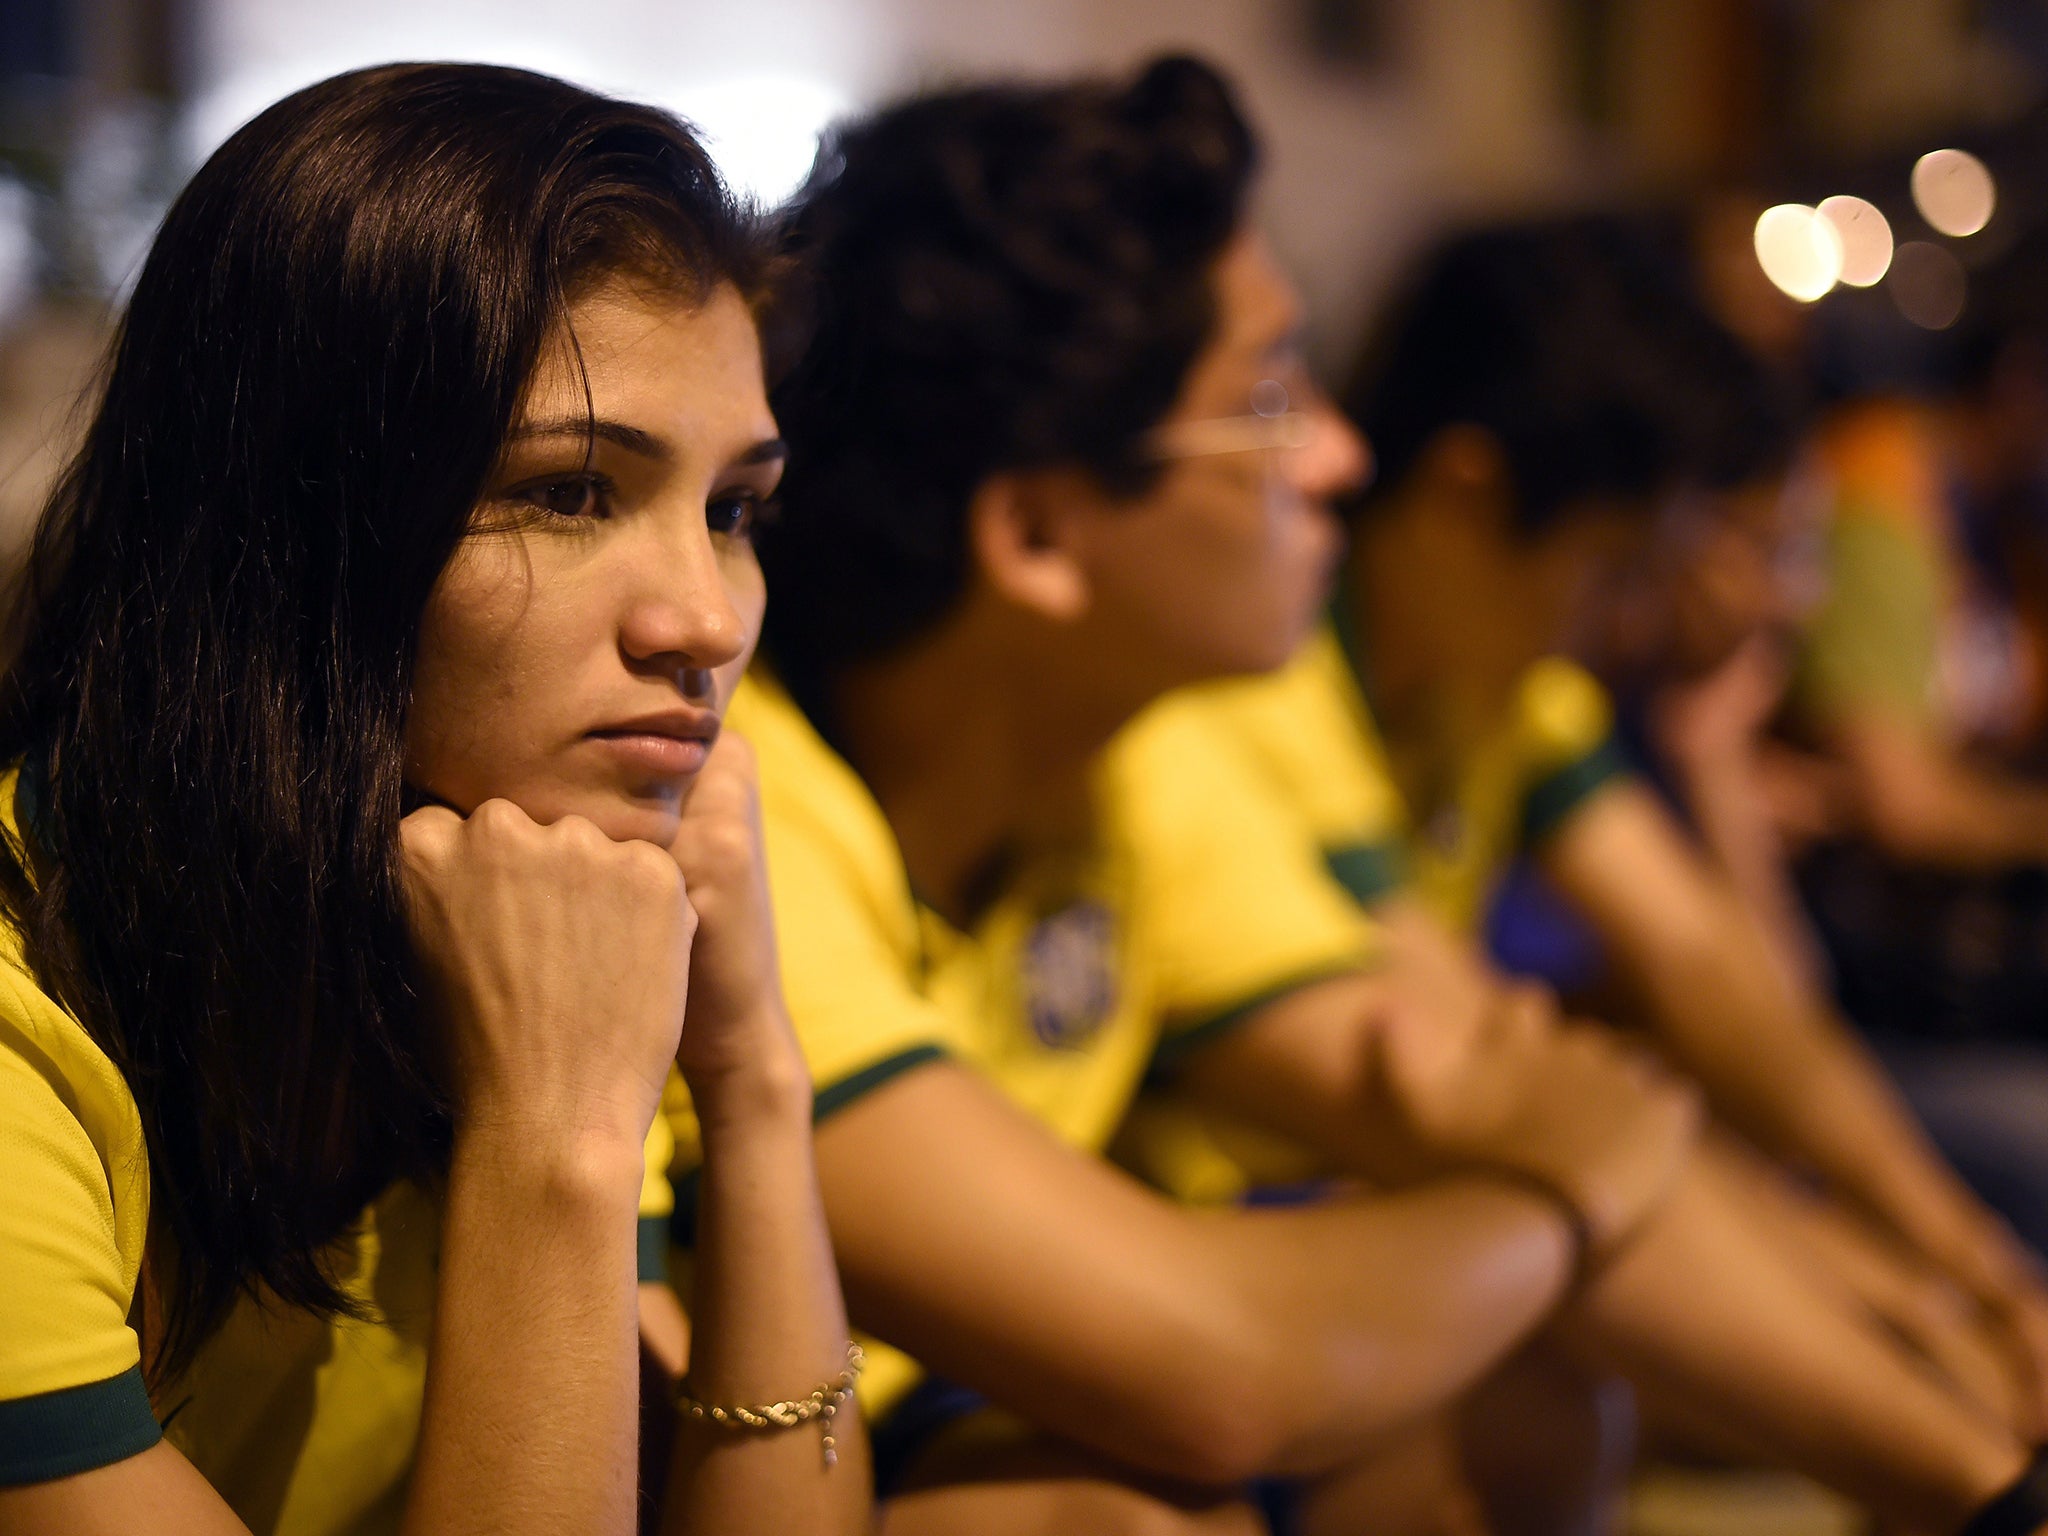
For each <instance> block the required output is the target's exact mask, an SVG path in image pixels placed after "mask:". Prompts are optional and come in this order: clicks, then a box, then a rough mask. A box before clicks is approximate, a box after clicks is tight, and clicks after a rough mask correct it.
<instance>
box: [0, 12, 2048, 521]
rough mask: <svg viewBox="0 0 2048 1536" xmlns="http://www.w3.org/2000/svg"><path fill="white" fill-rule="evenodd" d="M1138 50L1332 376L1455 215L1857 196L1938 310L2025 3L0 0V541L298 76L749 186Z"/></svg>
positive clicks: (2028, 37)
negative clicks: (1931, 220) (515, 84)
mask: <svg viewBox="0 0 2048 1536" xmlns="http://www.w3.org/2000/svg"><path fill="white" fill-rule="evenodd" d="M1161 48H1189V49H1194V50H1198V51H1200V52H1202V53H1204V54H1206V55H1208V56H1210V57H1211V58H1213V59H1215V60H1217V61H1218V62H1220V63H1222V64H1223V65H1224V66H1225V67H1226V68H1228V69H1229V70H1230V71H1232V72H1233V73H1234V74H1235V76H1236V77H1237V79H1238V80H1239V82H1240V83H1241V85H1242V87H1243V89H1244V91H1245V93H1246V96H1247V98H1248V100H1249V102H1250V105H1251V107H1252V110H1253V112H1254V115H1255V116H1256V118H1257V119H1258V121H1259V123H1260V124H1261V126H1262V129H1263V131H1264V134H1265V136H1266V142H1267V147H1268V153H1269V160H1268V172H1267V176H1266V180H1265V186H1264V199H1265V223H1266V226H1267V228H1268V230H1269V231H1270V233H1271V235H1272V237H1273V238H1274V240H1275V241H1276V243H1277V244H1278V246H1279V248H1280V250H1281V252H1282V254H1283V255H1284V256H1285V258H1286V259H1287V260H1288V261H1289V263H1290V264H1291V265H1292V266H1293V268H1294V269H1295V272H1296V274H1297V276H1298V277H1299V279H1300V280H1301V281H1302V283H1303V284H1304V286H1305V288H1306V291H1307V293H1308V295H1309V298H1310V301H1311V304H1312V306H1313V309H1314V313H1315V317H1316V322H1317V326H1316V331H1315V345H1316V351H1317V354H1318V356H1319V357H1320V358H1321V359H1322V360H1323V361H1325V362H1326V363H1331V364H1334V362H1335V360H1337V359H1340V358H1343V357H1346V356H1348V355H1349V354H1350V352H1351V350H1352V348H1353V346H1354V344H1355V343H1356V340H1357V338H1358V337H1359V336H1360V335H1361V333H1362V332H1363V331H1364V329H1365V328H1366V327H1367V325H1368V324H1369V321H1370V318H1371V316H1372V314H1373V312H1374V307H1375V304H1376V303H1377V302H1378V301H1379V300H1380V299H1381V298H1382V297H1383V295H1384V293H1385V290H1386V287H1387V284H1388V283H1389V281H1390V279H1391V277H1392V275H1393V274H1394V273H1395V272H1396V271H1398V269H1399V266H1400V263H1401V262H1402V261H1403V259H1404V258H1405V257H1407V256H1408V255H1409V254H1410V253H1411V252H1412V251H1414V250H1415V249H1416V248H1417V247H1418V246H1419V245H1420V244H1421V243H1422V242H1424V241H1425V240H1427V239H1428V238H1429V237H1430V236H1431V235H1432V234H1434V233H1436V232H1437V231H1439V230H1440V229H1441V228H1443V227H1444V226H1446V225H1447V224H1451V223H1456V222H1460V221H1468V220H1471V219H1473V218H1477V217H1481V216H1484V215H1488V214H1493V213H1500V212H1511V211H1522V210H1528V209H1532V208H1541V207H1544V206H1547V205H1555V204H1569V203H1575V202H1585V201H1588V200H1592V199H1599V200H1602V201H1613V200H1616V199H1622V200H1629V201H1636V202H1645V203H1659V204H1664V205H1671V206H1678V205H1688V206H1691V207H1693V208H1694V209H1695V210H1696V211H1697V210H1706V211H1708V212H1711V211H1712V209H1713V208H1715V207H1716V206H1721V207H1722V208H1723V209H1724V211H1725V212H1726V214H1727V218H1726V222H1727V223H1728V224H1729V227H1730V228H1731V230H1733V231H1735V234H1736V237H1737V238H1735V239H1734V241H1733V244H1734V246H1735V247H1736V248H1737V253H1738V257H1739V259H1740V260H1741V261H1750V262H1753V260H1754V257H1753V253H1752V252H1751V251H1750V250H1749V244H1748V237H1749V232H1750V226H1751V225H1753V223H1754V220H1755V216H1756V213H1757V212H1758V211H1759V210H1760V209H1761V208H1763V207H1764V206H1767V205H1770V204H1774V203H1777V202H1795V203H1801V204H1807V205H1811V204H1815V203H1818V202H1819V201H1820V200H1821V199H1823V198H1825V197H1827V196H1829V195H1831V194H1839V193H1855V194H1858V195H1860V196H1862V197H1863V198H1865V199H1867V200H1868V201H1869V202H1870V203H1872V204H1874V205H1875V206H1876V207H1877V208H1878V209H1880V210H1881V211H1882V213H1883V216H1884V219H1885V220H1886V221H1887V222H1888V224H1889V225H1890V227H1891V230H1892V232H1893V233H1894V235H1895V238H1896V240H1897V241H1898V242H1900V243H1902V244H1903V243H1911V244H1912V245H1913V246H1914V249H1913V250H1912V251H1911V252H1909V253H1908V254H1907V255H1906V257H1905V258H1903V259H1902V260H1901V261H1900V262H1899V263H1898V264H1897V266H1896V267H1895V268H1894V269H1893V270H1892V271H1891V272H1889V273H1888V274H1887V276H1886V278H1885V281H1887V282H1889V283H1891V284H1892V285H1893V286H1894V287H1895V288H1896V289H1898V292H1897V294H1896V295H1895V298H1896V299H1897V301H1898V302H1899V303H1901V304H1903V305H1905V307H1906V308H1907V309H1908V310H1913V309H1914V308H1915V307H1916V306H1917V309H1918V312H1919V317H1920V318H1921V319H1922V320H1937V321H1938V320H1942V319H1944V317H1945V316H1947V312H1948V311H1949V310H1952V309H1954V308H1956V307H1957V306H1958V305H1959V304H1960V303H1962V302H1965V298H1964V295H1965V293H1966V286H1967V285H1966V283H1965V282H1964V281H1963V274H1964V273H1965V272H1966V271H1967V269H1968V268H1969V267H1970V266H1971V265H1972V264H1973V263H1975V262H1977V261H1980V260H1984V259H1988V256H1986V255H1984V254H1982V250H1981V248H1984V247H1988V246H1990V245H1993V244H1996V243H1997V242H1998V241H1999V240H2001V239H2006V238H2010V237H2011V235H2012V234H2013V233H2014V232H2016V231H2018V230H2020V229H2021V228H2022V227H2023V226H2024V225H2025V224H2026V223H2027V222H2029V221H2030V220H2031V219H2032V217H2033V210H2032V209H2031V208H2030V207H2027V206H2025V199H2023V198H2022V197H2021V196H2020V194H2019V192H2018V191H2017V190H2016V188H2018V187H2020V186H2023V185H2025V184H2026V180H2027V178H2026V177H2025V175H2024V167H2025V165H2026V163H2027V162H2028V161H2029V160H2030V159H2031V158H2032V157H2033V155H2034V154H2035V153H2036V152H2037V151H2036V150H2035V148H2034V145H2035V144H2036V142H2037V141H2038V140H2040V138H2041V135H2040V134H2039V133H2037V132H2035V131H2034V130H2033V129H2032V127H2031V124H2032V122H2033V117H2032V114H2033V113H2034V111H2035V108H2036V105H2037V103H2039V102H2040V101H2041V99H2042V97H2043V92H2044V87H2048V3H2042V0H1028V3H1017V0H752V3H750V4H747V5H740V6H710V5H703V4H692V3H689V0H582V3H581V4H579V5H577V6H576V7H574V8H564V7H561V6H559V5H556V4H552V3H544V0H351V3H349V4H345V5H318V6H316V5H311V4H304V3H297V0H5V4H4V5H0V554H4V550H5V548H6V547H7V546H9V545H11V544H12V543H13V542H14V541H15V540H18V538H19V537H20V533H21V529H22V526H23V522H24V519H25V518H26V517H27V516H28V509H29V508H32V507H33V506H34V505H35V504H36V501H37V499H38V497H39V495H40V493H41V490H42V488H43V485H44V483H45V480H46V477H47V474H48V473H49V469H50V465H51V462H52V455H53V444H55V443H57V442H60V441H61V440H62V436H63V431H64V426H65V422H66V420H67V419H68V412H69V409H70V407H71V405H72V403H73V402H74V401H75V399H76V395H77V391H78V386H79V381H80V379H81V377H82V376H83V373H84V371H85V369H86V367H87V365H88V362H89V359H90V358H91V356H92V353H93V350H94V346H95V344H96V342H97V339H98V338H99V336H100V334H101V327H102V325H103V322H104V315H105V313H106V309H107V305H108V302H109V300H110V299H115V298H118V295H119V293H120V291H121V288H122V285H123V283H124V282H125V281H126V280H128V278H129V276H130V275H131V274H132V273H133V271H134V269H135V267H136V264H137V262H138V260H139V256H140V253H141V251H142V250H143V249H144V247H145V245H146V243H147V241H148V238H149V234H150V231H151V229H152V228H153V226H154V224H155V222H156V220H157V218H158V217H159V215H160V213H161V211H162V209H163V207H164V205H165V203H166V202H167V200H168V198H169V197H170V195H171V194H172V193H173V191H174V190H175V189H176V188H177V186H178V185H179V183H180V182H181V181H182V179H183V178H184V177H185V176H186V174H187V173H188V172H189V171H190V170H191V169H192V168H193V167H194V166H195V165H197V164H198V162H199V161H200V160H201V159H203V158H204V156H205V155H206V154H207V152H208V151H209V150H210V149H211V148H212V147H213V146H214V145H216V144H217V143H218V142H219V141H220V140H221V139H222V138H223V137H224V136H225V135H226V134H227V133H228V132H230V131H231V130H232V129H233V128H234V127H235V126H236V125H237V124H238V123H240V122H241V121H243V120H245V119H246V118H247V117H248V116H250V115H251V114H252V113H254V112H255V111H257V110H258V109H260V108H261V107H262V106H264V105H265V104H267V103H268V102H270V101H272V100H274V99H275V98H277V97H278V96H280V95H282V94H284V93H285V92H287V91H289V90H292V89H294V88H295V87H297V86H300V85H302V84H305V83H307V82H309V81H312V80H315V79H318V78H320V77H322V76H324V75H328V74H331V73H333V72H335V71H337V70H341V69H346V68H349V67H352V66H355V65H360V64H367V63H371V62H376V61H381V60H389V59H396V58H418V57H460V58H473V59H484V60H491V61H498V62H505V63H514V64H521V65H527V66H532V67H535V68H539V69H544V70H548V71H551V72H554V73H558V74H562V75H566V76H570V77H572V78H575V79H577V80H580V81H583V82H585V83H588V84H593V85H596V86H599V87H603V88H608V89H611V90H615V91H618V92H621V93H624V94H629V95H633V96H637V97H641V98H645V99H651V100H655V101H658V102H661V103H663V104H666V105H668V106H671V107H673V108H675V109H677V110H679V111H681V112H683V113H684V114H685V115H687V116H688V117H690V118H691V119H693V120H694V121H696V122H697V123H698V124H699V125H700V126H701V127H703V128H704V129H706V130H707V131H708V132H709V133H710V134H711V135H712V136H713V138H714V140H715V146H714V147H715V149H716V151H717V153H718V154H719V156H720V158H721V160H722V162H723V163H724V164H725V165H726V167H727V169H728V171H729V173H730V174H731V175H732V176H733V177H734V178H735V179H736V180H738V181H739V182H741V183H743V184H745V185H746V186H748V187H750V188H752V189H753V190H754V191H755V192H756V194H757V195H759V196H760V197H762V198H763V199H766V200H773V199H775V198H777V197H778V196H780V195H781V194H782V193H784V192H786V191H787V190H788V189H789V188H790V187H791V186H792V185H793V184H794V183H795V182H796V180H797V179H798V177H799V176H800V175H801V174H802V172H803V170H804V168H805V166H806V165H807V164H808V162H809V159H810V155H811V150H812V145H813V141H814V136H815V134H816V131H817V130H818V128H820V127H821V126H822V125H823V124H824V123H826V122H827V121H829V120H830V119H831V118H832V117H833V116H835V115H837V114H839V113H841V112H843V111H846V110H848V109H849V108H852V107H856V106H858V105H860V104H862V103H865V102H870V101H873V100H876V99H877V98H880V97H882V96H885V95H888V94H890V93H892V92H896V91H900V90H902V89H905V88H907V87H911V86H915V85H917V84H920V83H927V82H931V81H934V80H939V79H945V78H948V77H952V76H958V75H963V74H974V73H983V72H988V71H994V70H1008V71H1028V72H1060V71H1071V70H1075V69H1097V70H1103V69H1117V68H1120V67H1122V66H1124V65H1127V64H1128V63H1130V62H1131V61H1133V60H1134V59H1136V58H1137V57H1139V56H1142V55H1144V54H1146V53H1148V52H1151V51H1154V50H1157V49H1161ZM1954 146H1960V147H1963V148H1966V149H1971V150H1973V151H1975V153H1976V154H1977V155H1978V156H1979V157H1981V159H1982V161H1983V162H1984V163H1985V164H1987V165H1988V166H1989V167H1990V171H1991V175H1992V176H1993V177H1994V178H1997V184H1996V194H1995V196H1996V198H1997V199H1998V200H1999V201H1998V210H1999V211H1998V214H1997V216H1995V217H1993V218H1991V219H1990V221H1989V222H1988V224H1984V228H1983V233H1982V234H1977V235H1961V236H1958V235H1952V234H1951V235H1944V234H1941V233H1939V232H1938V231H1937V230H1935V229H1933V228H1931V227H1930V226H1929V225H1928V224H1927V222H1926V219H1925V216H1924V215H1923V214H1922V213H1921V212H1920V210H1919V209H1918V208H1916V206H1915V205H1914V202H1913V200H1912V197H1911V192H1910V187H1909V173H1910V170H1911V167H1912V165H1913V164H1914V163H1915V161H1917V160H1918V158H1919V157H1920V156H1921V155H1923V154H1925V153H1927V152H1928V151H1930V150H1935V149H1941V148H1949V147H1954ZM2001 172H2005V173H2006V174H2004V175H2003V176H2001ZM1963 181H1964V182H1971V175H1970V174H1969V173H1968V172H1967V168H1966V173H1965V174H1964V176H1963ZM2036 184H2039V183H2038V179H2036ZM1974 185H1975V184H1974V183H1973V182H1971V186H1966V187H1964V189H1963V193H1962V196H1963V198H1964V201H1965V202H1967V201H1968V199H1969V197H1970V196H1971V195H1977V196H1979V197H1980V198H1981V196H1982V195H1983V194H1982V193H1981V192H1978V193H1973V192H1972V190H1971V188H1972V187H1974ZM1717 200H1718V203H1717ZM1967 213H1968V210H1967V209H1966V210H1965V215H1967ZM1937 217H1939V216H1938V215H1937ZM1951 222H1952V225H1953V227H1954V228H1957V229H1961V228H1963V227H1964V226H1965V225H1968V224H1969V223H1970V219H1969V217H1967V216H1961V215H1959V216H1958V217H1957V219H1955V220H1952V221H1951ZM1978 222H1979V223H1982V222H1983V221H1982V220H1979V221H1978ZM1816 242H1818V244H1819V247H1820V249H1819V254H1818V255H1815V254H1814V247H1815V245H1816ZM1973 242H1974V247H1973ZM1779 243H1780V244H1781V245H1782V246H1784V247H1785V248H1786V250H1787V251H1789V253H1790V254H1789V255H1788V254H1785V253H1784V252H1781V253H1780V260H1781V264H1782V263H1789V264H1790V266H1789V267H1787V269H1786V272H1781V273H1780V274H1779V276H1780V279H1781V281H1783V282H1787V283H1789V284H1790V285H1791V286H1792V287H1793V289H1794V290H1795V291H1798V292H1801V293H1802V294H1807V293H1808V291H1809V290H1810V289H1812V288H1815V287H1826V286H1827V282H1826V277H1827V271H1826V269H1827V266H1828V262H1829V260H1830V256H1829V252H1828V248H1827V244H1826V235H1825V232H1822V233H1821V234H1820V235H1816V234H1815V233H1814V232H1813V231H1812V230H1811V229H1810V228H1807V227H1806V226H1804V225H1801V224H1799V223H1798V221H1797V220H1793V221H1792V222H1791V223H1790V224H1787V225H1786V226H1785V227H1784V228H1783V229H1782V230H1780V231H1779ZM1837 259H1839V258H1837ZM1801 261H1806V262H1807V263H1808V266H1809V267H1810V266H1812V265H1813V264H1814V263H1815V262H1818V264H1819V270H1818V271H1809V270H1805V269H1801V268H1800V267H1799V263H1800V262H1801ZM1795 269H1797V270H1795ZM1788 272H1789V276H1787V273H1788ZM1747 275H1748V274H1746V273H1743V274H1736V281H1737V282H1738V283H1739V282H1740V281H1741V280H1742V278H1743V277H1745V276H1747ZM1916 285H1917V287H1916ZM1950 318H1952V317H1950ZM1768 323H1769V321H1768V317H1760V318H1759V324H1765V325H1767V324H1768Z"/></svg>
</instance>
